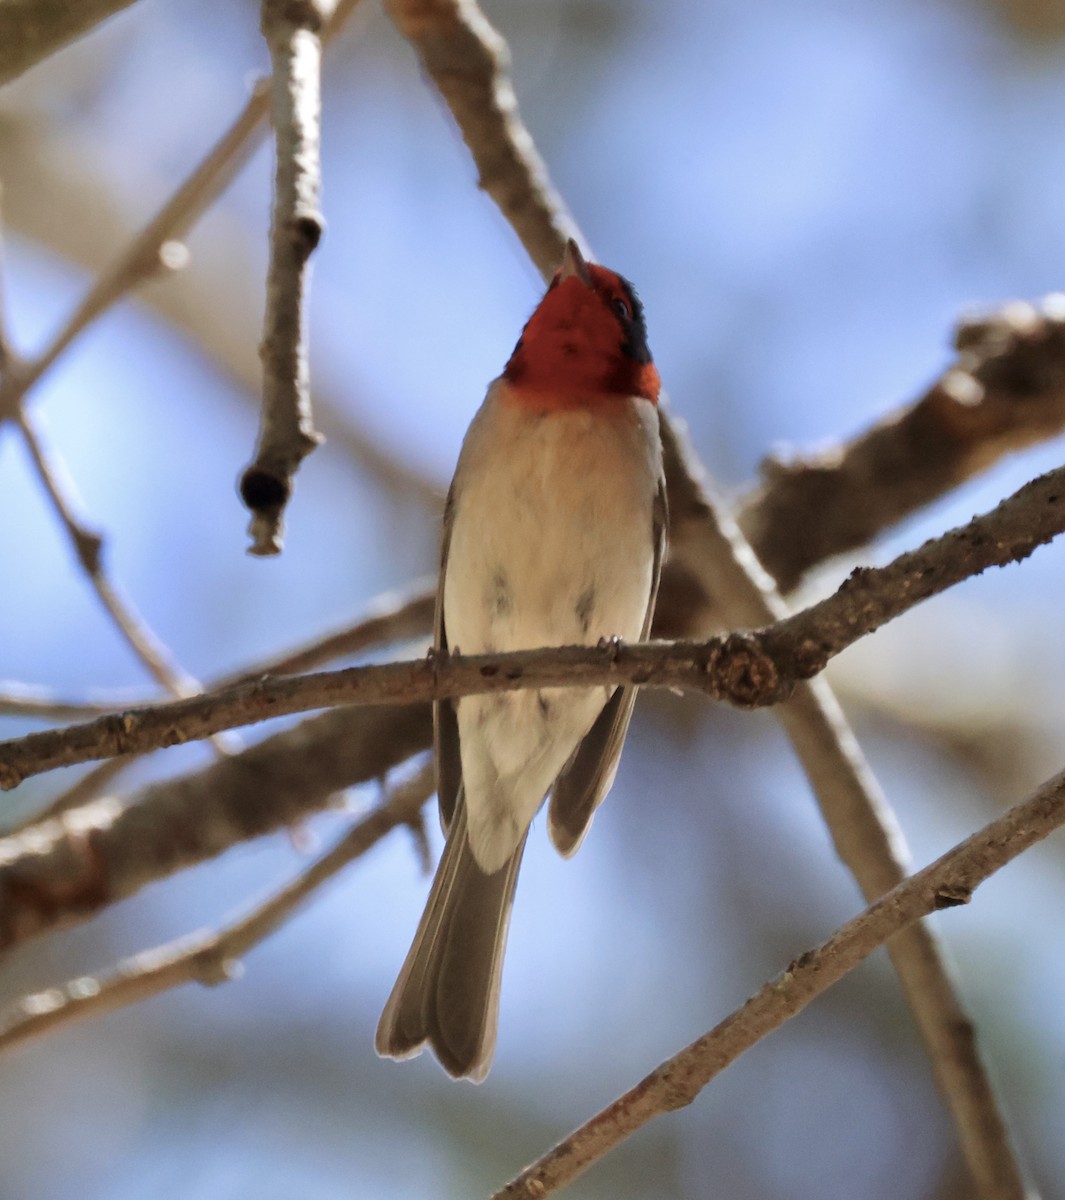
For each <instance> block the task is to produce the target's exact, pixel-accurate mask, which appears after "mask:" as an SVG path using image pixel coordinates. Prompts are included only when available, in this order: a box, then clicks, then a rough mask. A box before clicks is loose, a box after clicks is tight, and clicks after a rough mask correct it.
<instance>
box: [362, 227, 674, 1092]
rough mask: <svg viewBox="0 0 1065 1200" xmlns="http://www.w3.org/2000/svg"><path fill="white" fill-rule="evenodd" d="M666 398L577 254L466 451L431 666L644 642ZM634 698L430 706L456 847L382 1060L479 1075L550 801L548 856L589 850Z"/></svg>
mask: <svg viewBox="0 0 1065 1200" xmlns="http://www.w3.org/2000/svg"><path fill="white" fill-rule="evenodd" d="M659 390H660V382H659V375H658V370H657V368H656V367H655V364H654V361H653V360H652V357H651V352H650V350H649V349H648V345H647V330H646V324H645V320H644V312H643V306H642V304H641V303H640V300H639V299H638V297H637V295H636V292H635V291H634V289H633V287H632V285H631V284H630V283H629V282H628V280H626V279H625V278H623V277H622V276H620V275H618V274H616V273H615V272H614V271H611V270H608V269H607V268H606V267H602V266H599V265H598V264H596V263H593V262H588V261H586V260H585V258H584V256H583V255H582V253H581V251H580V248H579V247H578V246H577V244H576V242H575V241H573V240H572V239H571V240H570V241H569V242H568V243H567V245H566V248H565V251H564V254H563V257H562V262H561V266H560V267H559V268H558V270H557V271H556V273H555V275H554V277H553V279H552V280H551V283H550V285H549V287H548V289H547V291H546V293H545V295H544V296H543V299H542V300H541V301H540V303H539V305H538V306H537V307H536V309H535V311H534V312H533V314H532V316H531V317H530V318H529V320H528V322H527V323H526V325H525V327H524V329H523V330H522V333H521V337H520V338H519V340H518V343H517V345H516V346H515V348H514V351H513V353H512V354H511V356H510V359H509V360H508V362H507V364H506V366H505V368H504V370H503V373H502V374H501V375H500V376H499V378H497V379H496V380H494V381H493V382H492V383H491V384H490V385H489V387H488V391H487V394H486V396H485V399H484V402H483V404H482V405H481V407H480V409H479V410H478V412H477V413H476V415H475V416H474V418H473V421H472V422H471V424H470V427H469V429H468V431H467V433H466V436H465V439H464V441H463V444H462V449H461V451H460V454H459V459H458V464H457V466H456V469H455V475H454V479H453V481H452V484H451V488H450V490H449V492H448V497H447V501H446V504H445V508H444V521H443V546H442V551H441V566H440V577H439V586H438V589H437V598H436V616H435V632H434V653H435V654H436V655H438V656H446V655H448V654H449V653H450V654H459V653H466V654H493V653H501V652H505V651H511V650H529V649H535V648H538V647H547V646H562V645H574V644H580V645H597V644H599V643H600V642H602V641H603V640H604V639H608V640H609V639H621V640H622V641H637V640H644V639H646V637H647V636H648V634H649V631H650V627H651V619H652V616H653V613H654V607H655V600H656V597H657V594H658V583H659V576H660V573H661V568H662V559H663V556H664V554H665V552H666V539H667V529H668V511H667V504H666V488H665V479H664V473H663V465H662V442H661V437H660V433H659V416H658V398H659ZM634 698H635V689H634V688H633V687H631V686H623V685H622V686H597V687H587V688H584V687H582V688H557V687H555V688H551V687H548V688H540V689H527V690H518V691H507V692H497V693H494V694H489V695H479V696H478V695H474V696H465V697H462V698H461V699H458V700H454V699H441V700H439V701H437V702H436V703H435V704H434V706H433V730H434V738H433V742H434V754H435V762H436V782H437V794H438V799H439V807H440V819H441V824H442V826H443V829H444V831H445V834H446V841H445V845H444V850H443V853H442V855H441V858H440V862H439V864H438V867H437V870H436V874H435V877H434V880H433V884H432V887H431V889H430V892H429V897H428V900H427V902H426V906H425V910H424V913H423V915H422V918H421V921H420V923H419V925H418V928H417V932H416V933H415V936H414V941H413V944H412V945H411V948H410V951H409V953H408V955H407V958H406V961H405V962H404V965H403V967H402V970H401V971H400V974H399V978H398V979H397V981H396V984H395V987H394V988H393V990H392V993H391V995H390V997H389V999H388V1002H387V1004H386V1006H385V1009H384V1012H383V1013H382V1016H381V1019H380V1023H379V1025H378V1028H377V1035H376V1039H375V1047H376V1050H377V1052H378V1054H380V1055H381V1056H382V1057H387V1058H397V1059H403V1058H409V1057H411V1056H413V1055H415V1054H418V1053H419V1052H420V1051H421V1050H422V1049H423V1048H424V1047H425V1045H426V1044H428V1045H429V1046H430V1047H431V1048H432V1050H433V1051H434V1053H435V1054H436V1057H437V1059H438V1060H439V1062H440V1063H441V1065H442V1066H443V1067H444V1069H445V1070H446V1071H447V1072H448V1073H449V1074H450V1075H452V1076H454V1077H456V1078H466V1079H470V1080H472V1081H473V1082H481V1081H482V1080H483V1079H484V1078H485V1077H486V1076H487V1074H488V1070H489V1067H490V1066H491V1062H492V1057H493V1054H494V1051H495V1041H496V1032H497V1026H498V1016H499V993H500V982H501V976H502V968H503V956H504V951H505V946H506V938H507V927H508V924H509V921H510V911H511V905H512V901H513V897H514V889H515V884H516V882H517V878H518V868H519V867H520V865H521V859H522V854H523V852H524V849H525V842H526V838H527V835H528V832H529V827H530V825H531V823H532V821H533V818H534V817H535V816H536V814H537V813H538V811H539V810H540V808H541V806H542V805H543V804H544V802H545V799H546V797H547V795H548V793H550V795H551V799H550V803H549V806H548V816H547V827H548V834H549V836H550V839H551V841H552V842H553V844H554V846H555V848H556V849H557V850H558V851H559V852H560V853H561V854H562V855H563V856H565V857H569V856H570V855H572V854H573V853H574V852H575V851H576V850H577V848H578V847H579V845H580V843H581V841H582V840H583V838H584V835H585V833H586V832H587V830H588V826H589V824H590V822H591V820H592V816H593V814H594V813H595V810H596V808H597V807H598V806H599V804H600V803H601V802H602V800H603V798H604V797H605V796H606V794H607V792H608V791H609V790H610V787H611V785H612V783H613V781H614V776H615V773H616V771H617V765H618V758H619V756H620V754H621V748H622V743H623V741H624V738H625V733H626V730H627V728H628V725H629V718H630V716H631V715H632V708H633V701H634Z"/></svg>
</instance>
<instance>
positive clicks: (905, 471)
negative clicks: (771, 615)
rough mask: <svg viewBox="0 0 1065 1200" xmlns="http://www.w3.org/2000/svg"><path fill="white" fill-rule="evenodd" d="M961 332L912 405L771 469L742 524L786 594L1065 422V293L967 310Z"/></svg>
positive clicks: (741, 513) (742, 513)
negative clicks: (952, 354)
mask: <svg viewBox="0 0 1065 1200" xmlns="http://www.w3.org/2000/svg"><path fill="white" fill-rule="evenodd" d="M954 337H955V345H956V347H957V350H958V355H957V359H956V361H955V362H954V363H952V364H951V366H950V367H949V368H948V369H947V370H946V371H945V372H944V373H943V374H942V375H941V376H940V377H939V378H938V379H937V380H936V381H935V382H934V383H933V384H932V386H931V387H930V388H929V389H928V390H927V391H926V392H925V393H924V395H923V396H921V397H919V398H918V399H917V400H916V401H915V402H914V403H912V404H910V405H907V406H906V407H904V408H900V409H899V410H898V411H897V412H894V413H891V414H889V415H888V416H886V417H884V418H883V420H881V421H879V422H877V423H876V424H875V425H873V426H872V428H870V429H868V430H866V431H864V432H863V433H862V434H860V435H859V436H858V437H856V438H854V439H853V440H851V441H850V442H845V443H843V444H842V445H837V446H833V447H831V448H830V449H829V450H826V451H824V452H822V453H820V454H817V455H813V456H804V457H801V458H798V459H796V460H794V461H791V462H781V461H779V460H776V459H770V460H768V461H767V462H766V463H765V464H764V465H763V468H762V475H763V478H762V483H761V485H760V486H759V487H758V488H756V489H755V490H753V491H751V492H749V493H748V494H747V495H746V496H745V497H744V498H743V500H742V502H741V503H740V506H739V509H738V511H737V520H738V521H739V525H740V528H741V529H742V530H743V532H744V534H745V535H746V537H747V538H748V540H749V541H750V542H751V544H752V545H753V546H754V548H755V550H757V552H758V557H759V559H760V560H761V561H762V564H763V565H764V566H765V568H766V569H767V570H768V571H769V572H770V574H771V575H772V576H773V578H774V579H775V580H776V581H777V586H778V587H779V588H780V589H781V591H784V592H788V591H791V589H792V588H794V587H795V586H796V585H797V584H798V582H799V580H800V579H801V578H802V576H803V574H805V572H806V571H808V570H809V569H810V568H811V567H812V566H815V565H816V564H817V563H819V562H822V561H824V559H826V558H829V557H831V556H832V555H835V554H842V553H844V552H845V551H848V550H854V549H856V548H858V547H859V546H862V545H865V544H866V543H867V542H869V541H871V540H872V539H873V538H874V537H875V536H876V535H877V534H878V533H879V532H881V530H884V529H887V528H888V527H889V526H891V525H894V524H896V523H897V522H898V521H899V520H901V519H902V518H903V517H905V516H908V515H909V514H910V513H912V512H914V511H916V510H917V509H919V508H921V507H923V506H924V505H927V504H929V503H931V502H932V501H933V500H935V499H937V498H938V497H940V496H942V495H944V494H945V493H946V492H948V491H950V490H951V489H952V488H955V487H957V486H958V485H959V484H961V483H963V482H964V481H965V480H967V479H970V478H971V477H972V476H974V475H976V474H978V473H979V472H981V471H986V470H987V469H988V467H990V466H991V465H993V464H994V463H995V462H997V461H998V460H999V459H1000V458H1002V457H1003V456H1004V455H1006V454H1009V453H1012V452H1014V451H1017V450H1023V449H1025V448H1026V447H1028V446H1031V445H1033V444H1035V443H1036V442H1039V441H1042V440H1044V439H1046V438H1050V437H1054V436H1056V435H1057V434H1060V433H1061V432H1062V431H1063V430H1065V296H1061V295H1053V296H1048V297H1047V298H1046V300H1044V301H1043V302H1042V303H1041V304H1039V305H1034V304H1027V303H1013V304H1007V305H1005V306H1004V307H1003V308H1002V309H1000V310H999V311H997V312H992V313H989V314H984V315H983V316H980V317H970V318H967V319H965V320H963V321H962V322H960V324H959V325H958V328H957V330H956V331H955V335H954Z"/></svg>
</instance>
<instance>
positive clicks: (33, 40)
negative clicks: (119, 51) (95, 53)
mask: <svg viewBox="0 0 1065 1200" xmlns="http://www.w3.org/2000/svg"><path fill="white" fill-rule="evenodd" d="M132 3H133V0H80V3H78V4H71V3H70V0H4V3H3V4H2V5H0V84H5V83H8V82H9V81H10V80H12V79H15V78H16V77H17V76H19V75H21V74H22V72H23V71H27V70H29V68H30V67H32V66H34V65H35V64H36V63H38V62H40V61H41V59H42V58H47V57H48V55H50V54H54V53H55V52H56V51H57V50H61V49H62V48H63V47H64V46H65V45H66V44H67V43H68V42H72V41H74V39H75V38H79V37H82V36H83V35H84V34H86V33H88V32H89V31H90V30H91V29H93V28H95V27H96V26H97V25H99V24H100V22H101V21H106V20H107V18H108V17H110V16H113V15H114V14H115V13H117V12H121V11H122V9H124V8H128V7H129V6H130V5H131V4H132Z"/></svg>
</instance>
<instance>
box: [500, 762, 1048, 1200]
mask: <svg viewBox="0 0 1065 1200" xmlns="http://www.w3.org/2000/svg"><path fill="white" fill-rule="evenodd" d="M1063 824H1065V773H1062V774H1060V775H1057V776H1055V777H1054V778H1053V779H1051V780H1049V781H1048V782H1047V783H1045V784H1044V785H1043V786H1042V787H1041V788H1040V789H1039V790H1038V791H1037V792H1036V793H1035V794H1034V795H1033V796H1031V797H1030V798H1029V799H1027V800H1025V801H1024V802H1023V803H1021V804H1018V805H1016V806H1015V807H1014V808H1011V809H1010V810H1009V812H1007V813H1006V814H1005V815H1004V816H1001V817H999V818H998V819H997V820H995V821H992V822H991V823H990V824H989V825H986V826H985V827H984V828H983V829H981V830H980V831H979V832H977V833H974V834H973V835H972V837H970V838H967V839H966V840H965V841H964V842H962V843H960V844H959V845H957V846H955V847H954V848H953V849H952V850H948V851H947V853H946V854H944V855H942V857H940V858H938V859H936V861H935V862H934V863H932V864H931V865H929V866H927V867H925V868H924V869H923V870H922V871H919V872H918V873H917V874H916V875H913V876H912V877H911V878H909V879H906V880H904V881H903V882H902V883H900V884H898V885H897V886H896V887H895V888H893V889H892V890H891V891H890V892H888V893H887V895H885V896H883V897H881V898H880V899H879V900H877V901H876V902H875V903H873V904H871V905H870V906H869V908H867V909H866V910H865V911H864V912H863V913H861V914H860V915H859V916H857V917H855V918H854V919H853V920H851V921H848V922H847V924H846V925H844V926H842V927H841V928H840V929H838V930H837V931H836V932H835V933H834V934H833V935H832V936H831V937H830V938H829V939H828V940H827V941H826V942H824V943H822V945H820V946H819V947H818V948H817V949H816V950H808V951H806V952H805V953H804V954H800V955H799V957H798V958H796V959H795V960H794V962H792V963H791V964H790V965H789V966H788V967H787V968H786V969H785V970H784V972H783V973H782V974H780V975H778V976H777V977H776V978H775V979H773V980H771V981H770V982H769V983H767V984H765V985H764V986H763V987H762V988H761V989H760V990H759V991H758V992H756V993H755V994H754V995H753V996H751V998H750V999H749V1000H747V1002H746V1003H745V1004H744V1005H743V1006H742V1007H741V1008H739V1009H737V1010H736V1011H735V1012H734V1013H732V1014H731V1016H729V1017H726V1018H725V1020H724V1021H722V1022H721V1023H720V1024H719V1025H717V1026H715V1027H714V1028H713V1029H712V1030H710V1031H709V1032H708V1033H705V1034H703V1036H702V1037H700V1038H698V1039H697V1040H696V1041H694V1042H692V1043H691V1045H689V1046H687V1047H686V1048H685V1049H683V1050H681V1051H680V1052H679V1053H678V1054H675V1055H674V1056H673V1057H672V1058H670V1059H667V1060H666V1062H664V1063H662V1064H661V1066H659V1067H658V1068H657V1069H656V1070H654V1071H652V1072H651V1074H650V1075H648V1076H646V1077H645V1078H644V1079H642V1080H641V1081H640V1082H639V1083H638V1084H637V1085H636V1086H635V1087H634V1088H631V1089H630V1090H629V1091H628V1092H626V1093H625V1094H624V1095H623V1096H620V1097H619V1098H618V1099H617V1100H615V1101H614V1103H613V1104H611V1105H610V1106H609V1107H608V1108H605V1109H603V1111H602V1112H600V1113H598V1114H597V1115H596V1116H594V1117H593V1118H592V1119H591V1120H590V1121H588V1122H586V1123H585V1124H584V1125H582V1126H581V1127H580V1129H578V1130H576V1131H575V1132H574V1133H572V1134H571V1135H570V1136H569V1137H568V1138H566V1139H565V1141H563V1142H561V1143H559V1145H558V1146H556V1147H555V1148H554V1149H553V1150H552V1151H550V1152H549V1153H548V1154H546V1155H544V1157H543V1158H541V1159H540V1160H539V1161H538V1162H536V1163H534V1164H533V1165H532V1166H530V1167H528V1168H527V1169H526V1170H524V1171H523V1172H522V1173H521V1174H520V1175H519V1176H518V1177H517V1178H516V1179H515V1180H513V1181H512V1182H511V1183H509V1184H508V1185H507V1186H506V1187H504V1188H502V1189H501V1190H500V1191H498V1192H496V1193H495V1195H494V1196H493V1197H492V1200H519V1197H521V1198H525V1200H527V1198H528V1197H531V1196H536V1197H542V1196H547V1195H550V1194H551V1193H552V1192H556V1191H559V1190H560V1189H561V1188H563V1187H565V1186H566V1185H567V1184H569V1183H571V1182H572V1181H573V1180H574V1179H576V1178H577V1176H578V1175H580V1174H581V1173H582V1172H583V1171H585V1170H586V1169H587V1168H588V1167H589V1166H591V1165H592V1163H594V1162H596V1161H597V1160H598V1159H600V1158H602V1157H603V1155H605V1154H606V1153H607V1152H608V1151H610V1150H611V1149H613V1148H614V1147H615V1146H617V1145H618V1144H619V1143H620V1142H622V1141H624V1139H625V1138H627V1137H628V1136H629V1135H630V1134H632V1133H634V1132H635V1131H636V1130H637V1129H639V1128H640V1127H641V1126H643V1125H645V1124H647V1122H648V1121H650V1120H651V1119H652V1118H653V1117H656V1116H658V1115H659V1114H661V1113H664V1112H672V1111H675V1110H676V1109H678V1108H683V1107H684V1106H685V1105H688V1104H691V1103H692V1101H693V1100H694V1099H695V1098H696V1096H697V1095H698V1094H699V1092H700V1091H702V1089H703V1088H704V1087H706V1085H707V1084H708V1083H709V1082H710V1081H711V1080H712V1079H713V1078H714V1077H715V1076H717V1075H719V1074H720V1073H721V1072H722V1071H723V1070H724V1069H725V1068H726V1067H728V1066H730V1065H731V1064H732V1063H734V1062H735V1061H736V1059H737V1058H739V1056H740V1055H741V1054H743V1053H744V1051H746V1050H749V1049H750V1048H751V1047H752V1046H754V1045H756V1044H757V1043H758V1042H760V1041H761V1040H762V1039H763V1038H764V1037H767V1036H768V1035H769V1034H770V1033H772V1032H773V1031H774V1030H775V1029H779V1028H780V1026H781V1025H783V1024H784V1022H785V1021H787V1020H788V1019H789V1018H791V1017H793V1016H795V1014H796V1013H799V1012H801V1011H802V1010H803V1009H804V1008H805V1007H806V1006H807V1005H808V1004H809V1003H810V1002H811V1001H812V1000H814V999H815V998H816V997H817V996H819V995H821V994H822V993H823V992H825V991H827V990H828V989H829V988H830V987H831V986H832V985H833V984H834V983H838V982H839V980H840V979H842V978H843V977H844V975H846V974H848V973H849V972H850V971H852V970H854V968H855V967H856V966H858V964H859V963H861V962H863V961H864V960H865V959H866V958H868V957H869V955H870V954H872V952H873V951H874V950H876V949H877V948H878V947H879V946H882V945H883V944H884V943H885V942H886V941H887V940H888V939H889V938H891V937H893V936H894V935H897V934H898V933H899V931H900V930H903V929H906V928H907V927H909V926H912V925H913V923H914V922H915V921H919V920H920V919H921V918H922V917H926V916H928V915H929V914H930V913H933V912H936V911H938V910H940V909H945V908H953V907H956V906H958V905H962V904H967V903H968V902H969V901H970V900H971V898H972V894H973V892H974V891H975V889H976V888H977V887H978V886H979V885H980V884H981V883H983V882H984V881H985V880H986V879H988V878H990V876H991V875H993V874H994V873H995V872H996V871H998V870H1000V869H1001V868H1002V867H1004V866H1005V865H1006V863H1008V862H1011V861H1012V860H1013V859H1014V858H1016V857H1017V856H1018V855H1019V854H1021V853H1023V852H1024V851H1025V850H1027V849H1029V848H1030V847H1031V846H1034V845H1035V844H1036V843H1037V842H1040V841H1042V839H1043V838H1045V837H1046V836H1047V835H1048V834H1050V833H1053V831H1054V830H1055V829H1058V828H1060V827H1061V826H1062V825H1063Z"/></svg>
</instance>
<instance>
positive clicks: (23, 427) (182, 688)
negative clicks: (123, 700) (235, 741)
mask: <svg viewBox="0 0 1065 1200" xmlns="http://www.w3.org/2000/svg"><path fill="white" fill-rule="evenodd" d="M15 422H16V424H17V425H18V428H19V431H20V432H21V434H22V440H23V442H24V444H25V446H26V449H27V450H28V451H29V454H30V459H31V461H32V462H33V466H34V469H35V471H36V472H37V478H38V480H39V481H40V483H41V486H42V487H43V488H44V491H45V494H46V495H47V496H48V499H49V500H50V501H51V504H52V507H53V509H54V510H55V513H56V516H57V517H58V518H59V522H60V524H61V525H62V526H63V530H64V532H65V533H66V534H67V537H68V538H69V539H70V543H71V546H72V548H73V550H74V554H75V556H76V557H77V560H78V562H79V563H80V564H81V567H82V570H83V571H84V572H85V574H86V575H87V576H88V578H89V582H90V583H91V584H92V586H93V589H94V590H95V592H96V594H97V596H98V597H99V599H100V603H101V604H102V605H103V606H104V608H105V609H106V610H107V612H108V614H109V615H110V617H111V620H112V622H113V623H114V625H115V628H116V629H117V630H118V633H119V634H120V636H121V637H122V639H123V640H124V641H125V642H126V644H127V645H128V646H129V647H130V649H131V650H132V651H133V653H134V654H135V655H136V657H137V658H138V659H139V660H140V661H141V662H142V663H143V664H144V666H145V668H146V669H147V670H148V673H149V674H150V675H151V676H152V678H153V679H154V680H155V681H156V682H157V683H159V684H160V685H161V686H162V687H163V688H165V689H166V690H167V691H168V692H170V693H171V695H174V696H191V695H193V694H195V693H196V692H198V691H200V685H199V683H198V682H197V681H196V680H195V679H193V678H192V676H191V675H188V674H187V673H186V672H185V671H183V670H182V668H181V667H180V666H179V665H178V663H177V662H176V661H175V659H174V658H173V656H172V655H171V653H170V651H169V650H168V649H167V648H166V647H165V646H164V645H163V643H162V642H161V641H160V640H159V639H158V638H157V637H156V636H155V634H154V633H153V632H152V630H151V629H150V628H149V627H148V625H147V624H146V623H145V621H144V619H143V618H142V617H141V616H140V614H139V613H138V612H137V611H136V610H135V609H134V607H133V604H132V602H131V601H130V600H129V599H127V598H126V597H124V596H123V595H122V593H121V590H120V589H119V588H118V586H117V585H116V584H115V582H114V581H113V580H111V579H109V578H108V576H107V573H106V572H105V571H104V566H103V544H104V543H103V536H102V535H101V534H99V533H98V532H97V531H96V530H94V529H90V528H89V527H88V526H87V525H86V523H85V521H84V520H83V519H82V518H81V517H80V516H79V515H78V514H77V512H76V506H77V501H76V500H75V498H74V484H73V481H72V480H71V479H70V477H69V474H68V472H67V470H66V466H65V464H64V463H63V462H62V460H61V459H60V458H59V457H58V456H57V455H56V453H55V452H54V450H53V449H52V448H51V447H50V446H48V444H47V442H46V441H45V438H44V434H43V431H42V430H41V428H40V426H39V424H38V423H37V422H36V421H35V420H33V419H32V418H31V417H30V415H29V413H28V412H26V411H24V410H22V409H21V408H20V409H19V411H18V413H17V414H16V417H15Z"/></svg>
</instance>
